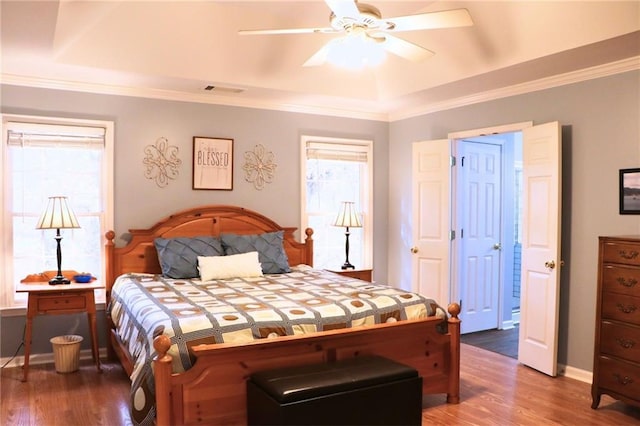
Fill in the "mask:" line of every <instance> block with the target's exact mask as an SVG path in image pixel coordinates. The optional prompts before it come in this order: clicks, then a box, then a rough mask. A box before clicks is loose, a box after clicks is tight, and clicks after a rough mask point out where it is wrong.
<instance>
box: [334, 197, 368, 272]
mask: <svg viewBox="0 0 640 426" xmlns="http://www.w3.org/2000/svg"><path fill="white" fill-rule="evenodd" d="M354 204H355V203H354V202H353V201H343V202H342V207H341V209H340V212H339V213H338V217H337V218H336V221H335V223H334V224H333V226H341V227H343V228H346V232H345V234H344V235H345V237H346V241H345V245H344V251H345V254H346V257H347V259H346V260H345V262H344V265H342V269H355V267H354V266H353V265H352V264H351V263H349V235H350V232H349V228H362V223H360V218H359V217H358V214H357V213H356V211H355V209H354V207H353V205H354Z"/></svg>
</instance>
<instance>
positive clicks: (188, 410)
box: [154, 304, 460, 426]
mask: <svg viewBox="0 0 640 426" xmlns="http://www.w3.org/2000/svg"><path fill="white" fill-rule="evenodd" d="M459 313H460V307H459V306H458V305H457V304H451V305H450V306H449V314H450V318H449V320H448V332H447V333H446V334H442V333H440V332H439V331H438V324H441V323H442V320H440V319H437V318H428V319H424V320H415V321H402V322H397V323H392V324H383V325H376V326H370V327H362V328H359V329H350V330H335V331H328V332H322V333H316V334H312V335H305V336H284V337H278V338H277V339H267V340H262V341H256V342H252V343H248V344H242V345H234V344H216V345H201V346H198V347H194V348H193V354H194V356H195V357H196V358H197V360H196V362H195V364H194V366H193V367H192V368H191V369H190V370H188V371H186V372H184V373H181V374H172V373H171V357H170V356H169V355H167V351H168V350H169V347H170V345H171V343H170V341H169V339H168V338H167V337H166V336H159V337H158V338H156V340H155V341H154V348H155V349H156V351H157V352H158V354H159V355H158V356H157V357H156V359H155V360H154V376H155V383H156V409H157V419H156V420H157V425H159V426H161V425H191V424H246V421H247V406H246V380H247V378H248V377H249V376H250V375H251V374H252V373H253V372H256V371H260V370H267V369H272V368H279V367H285V366H293V365H302V364H312V363H320V362H332V361H336V360H340V359H344V358H351V357H355V356H359V355H372V354H375V355H380V356H384V357H387V358H390V359H393V360H396V361H398V362H401V363H404V364H406V365H410V366H412V367H413V368H415V369H416V370H418V372H419V374H420V375H421V376H422V378H423V393H424V394H437V393H443V394H446V395H447V402H450V403H458V402H459V400H460V396H459V386H460V385H459V383H460V321H459V319H458V314H459Z"/></svg>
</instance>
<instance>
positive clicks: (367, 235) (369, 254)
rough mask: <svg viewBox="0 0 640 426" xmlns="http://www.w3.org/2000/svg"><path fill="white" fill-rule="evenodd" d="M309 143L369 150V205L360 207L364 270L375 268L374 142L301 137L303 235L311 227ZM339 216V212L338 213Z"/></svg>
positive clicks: (366, 189) (301, 212)
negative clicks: (308, 191)
mask: <svg viewBox="0 0 640 426" xmlns="http://www.w3.org/2000/svg"><path fill="white" fill-rule="evenodd" d="M307 142H321V143H327V144H336V145H337V144H340V145H357V146H360V147H366V150H367V162H368V163H369V166H370V167H369V176H368V182H367V188H365V189H364V190H365V191H367V192H368V194H367V200H368V205H366V206H360V208H361V209H362V213H363V224H362V230H363V244H364V246H365V247H366V249H365V253H364V265H363V268H372V267H373V223H374V221H373V164H374V163H373V141H372V140H367V139H347V138H334V137H327V136H311V135H302V136H301V137H300V170H301V173H300V230H301V234H302V235H303V234H304V230H305V229H307V227H308V226H309V224H308V221H307V214H306V210H307V207H306V206H307V197H306V190H305V187H306V178H307V154H306V146H307ZM336 214H337V212H336Z"/></svg>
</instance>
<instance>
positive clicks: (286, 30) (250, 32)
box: [238, 27, 337, 35]
mask: <svg viewBox="0 0 640 426" xmlns="http://www.w3.org/2000/svg"><path fill="white" fill-rule="evenodd" d="M335 32H337V31H336V30H335V29H333V28H330V27H318V28H281V29H274V30H240V31H238V34H239V35H263V34H269V35H271V34H313V33H323V34H331V33H335Z"/></svg>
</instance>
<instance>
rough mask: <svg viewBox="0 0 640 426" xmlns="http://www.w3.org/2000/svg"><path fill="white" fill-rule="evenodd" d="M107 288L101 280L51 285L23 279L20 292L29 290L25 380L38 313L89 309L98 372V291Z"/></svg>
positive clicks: (92, 345)
mask: <svg viewBox="0 0 640 426" xmlns="http://www.w3.org/2000/svg"><path fill="white" fill-rule="evenodd" d="M100 288H104V285H103V284H101V283H100V282H98V281H93V282H90V283H86V284H78V283H71V284H61V285H49V283H48V282H21V283H20V284H18V286H17V288H16V291H17V292H18V293H28V296H29V297H28V303H27V326H26V329H25V337H24V366H23V370H24V371H23V373H24V375H23V378H22V381H23V382H26V381H27V377H28V375H29V355H30V354H31V331H32V325H33V318H35V317H36V316H37V315H62V314H75V313H81V312H86V313H87V317H88V319H89V332H90V333H91V351H92V353H93V361H94V362H95V364H96V368H97V369H98V372H102V369H101V367H100V356H99V354H98V332H97V327H96V303H95V297H94V290H96V289H100Z"/></svg>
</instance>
